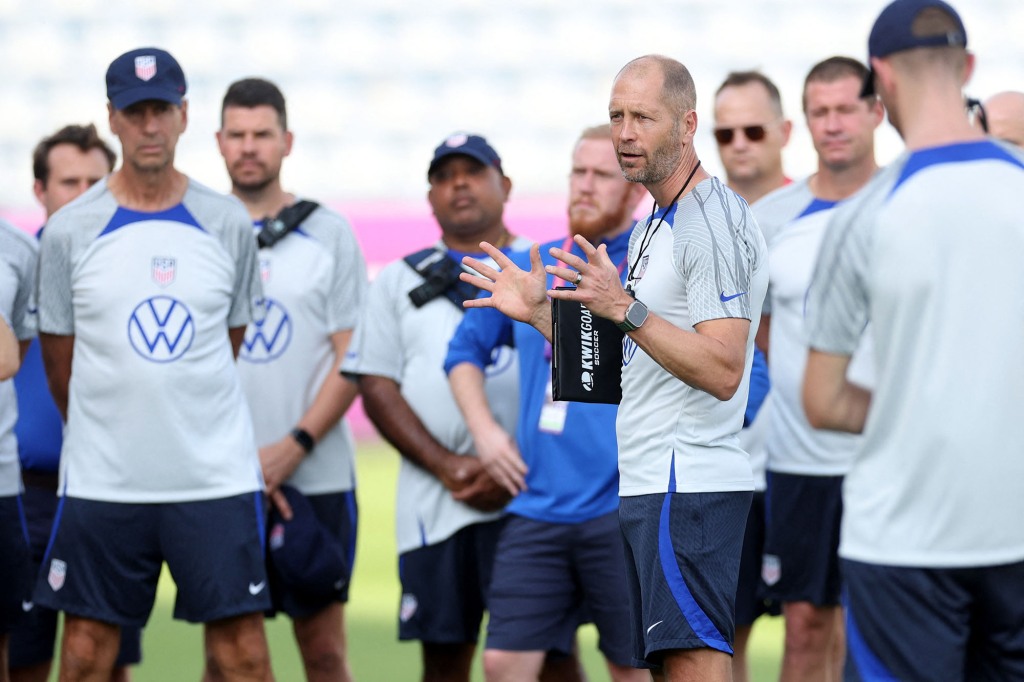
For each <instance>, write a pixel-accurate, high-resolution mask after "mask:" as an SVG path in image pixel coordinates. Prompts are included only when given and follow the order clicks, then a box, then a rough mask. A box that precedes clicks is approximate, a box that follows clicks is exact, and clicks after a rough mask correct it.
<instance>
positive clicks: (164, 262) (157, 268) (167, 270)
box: [151, 256, 176, 288]
mask: <svg viewBox="0 0 1024 682" xmlns="http://www.w3.org/2000/svg"><path fill="white" fill-rule="evenodd" d="M175 269H176V268H175V259H173V258H164V257H160V256H157V257H156V258H154V259H153V269H152V270H151V273H152V275H153V281H154V282H156V283H157V284H158V285H160V286H161V287H165V288H166V287H168V286H170V284H171V283H172V282H174V274H175Z"/></svg>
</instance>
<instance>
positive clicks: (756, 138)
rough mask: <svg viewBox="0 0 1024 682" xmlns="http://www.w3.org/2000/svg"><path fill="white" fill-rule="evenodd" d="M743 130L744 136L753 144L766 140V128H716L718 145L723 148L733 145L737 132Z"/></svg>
mask: <svg viewBox="0 0 1024 682" xmlns="http://www.w3.org/2000/svg"><path fill="white" fill-rule="evenodd" d="M737 130H742V131H743V134H744V135H745V136H746V138H747V139H748V140H750V141H751V142H760V141H761V140H763V139H764V136H765V135H766V134H767V131H766V130H765V129H764V126H743V127H742V128H715V140H717V141H718V144H720V145H722V146H723V147H724V146H725V145H728V144H732V140H733V138H734V137H735V136H736V131H737Z"/></svg>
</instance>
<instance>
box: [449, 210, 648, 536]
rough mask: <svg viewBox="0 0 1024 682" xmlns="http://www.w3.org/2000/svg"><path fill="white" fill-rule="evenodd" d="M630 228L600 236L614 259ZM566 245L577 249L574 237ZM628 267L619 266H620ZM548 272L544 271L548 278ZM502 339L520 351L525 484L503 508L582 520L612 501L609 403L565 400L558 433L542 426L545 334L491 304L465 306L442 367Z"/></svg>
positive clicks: (547, 374) (484, 357)
mask: <svg viewBox="0 0 1024 682" xmlns="http://www.w3.org/2000/svg"><path fill="white" fill-rule="evenodd" d="M629 235H630V231H629V230H627V231H626V232H624V233H623V234H621V235H618V236H617V237H613V238H612V239H611V240H609V241H607V242H604V243H605V244H606V245H607V248H608V256H609V258H611V260H612V262H613V263H624V262H625V259H626V253H627V249H628V247H629ZM552 246H559V247H562V248H564V247H565V244H564V243H563V242H562V241H561V240H558V241H553V242H549V243H547V244H544V245H542V246H541V249H540V252H541V258H542V260H543V261H544V264H545V265H552V264H557V263H558V262H557V261H556V260H555V259H554V258H552V257H551V255H550V254H549V253H548V251H549V249H550V248H551V247H552ZM572 253H574V254H576V255H578V256H582V255H583V254H582V251H581V249H580V248H579V247H578V246H577V245H576V244H575V243H574V244H572ZM509 258H510V259H511V260H512V261H513V262H514V263H515V264H516V265H518V266H519V267H521V268H525V269H529V268H530V254H529V252H525V251H520V252H515V253H512V254H510V255H509ZM626 269H627V268H625V267H621V268H620V270H621V271H622V272H623V274H625V271H626ZM552 284H553V277H552V276H551V275H548V286H549V287H550V286H552ZM502 345H514V346H515V348H516V349H517V350H518V351H519V420H518V423H517V427H516V441H517V443H518V445H519V451H520V453H521V455H522V457H523V460H524V461H525V462H526V466H527V467H528V469H529V470H528V472H527V474H526V486H527V490H525V491H524V492H522V493H520V494H519V495H518V496H516V498H515V499H513V500H512V502H510V503H509V505H508V507H507V510H508V511H509V512H510V513H513V514H518V515H520V516H524V517H526V518H530V519H534V520H537V521H544V522H548V523H581V522H583V521H588V520H591V519H594V518H597V517H599V516H603V515H605V514H609V513H611V512H613V511H615V510H617V509H618V506H619V498H618V482H619V473H618V447H617V445H616V440H615V416H616V411H617V409H618V407H617V406H616V405H602V404H587V403H569V404H568V406H567V413H566V419H565V426H564V429H563V430H562V432H561V433H560V434H554V433H548V432H544V431H541V430H540V428H539V423H540V415H541V409H542V408H543V407H544V403H545V400H546V395H547V387H548V383H549V382H550V381H551V360H550V352H549V350H548V347H547V341H546V340H545V339H544V337H543V336H542V335H541V334H540V333H539V332H538V331H537V330H536V329H534V328H533V327H531V326H530V325H528V324H524V323H522V322H514V321H512V320H511V319H509V318H508V317H506V316H505V315H504V314H502V313H500V312H498V311H497V310H494V309H493V308H471V309H469V310H468V311H467V312H466V315H465V316H464V317H463V319H462V322H461V324H460V325H459V327H458V329H457V330H456V332H455V335H454V336H453V337H452V340H451V342H450V344H449V346H448V357H447V358H445V363H444V367H445V371H446V372H449V371H451V369H452V368H453V367H454V366H455V365H457V364H459V363H462V362H470V363H472V364H474V365H476V366H477V367H480V368H481V369H484V368H486V366H487V365H488V364H490V359H491V355H492V353H493V352H494V350H495V349H497V348H499V347H500V346H502Z"/></svg>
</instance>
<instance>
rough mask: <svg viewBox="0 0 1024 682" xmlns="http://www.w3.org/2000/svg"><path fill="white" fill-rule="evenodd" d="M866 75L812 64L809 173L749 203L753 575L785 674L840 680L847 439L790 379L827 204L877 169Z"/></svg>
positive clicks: (848, 67) (798, 361)
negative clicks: (755, 432) (758, 396)
mask: <svg viewBox="0 0 1024 682" xmlns="http://www.w3.org/2000/svg"><path fill="white" fill-rule="evenodd" d="M865 74H867V69H866V68H865V67H864V65H863V64H861V63H860V62H858V61H857V60H855V59H850V58H848V57H830V58H829V59H826V60H824V61H822V62H819V63H818V64H816V65H815V66H814V67H812V68H811V70H810V72H809V73H808V75H807V78H806V80H805V81H804V92H803V108H804V116H805V117H806V119H807V127H808V129H809V130H810V133H811V140H812V142H813V143H814V149H815V151H816V152H817V154H818V170H817V172H815V173H814V174H813V175H811V176H810V177H808V178H806V179H804V180H801V181H799V182H796V183H793V184H792V185H790V186H788V187H785V188H783V189H780V190H779V191H777V192H774V193H772V194H770V195H768V196H767V197H765V198H764V199H762V200H761V201H759V202H758V203H756V204H755V205H754V214H755V215H756V216H757V220H758V224H760V225H761V229H762V230H763V231H764V236H765V241H766V242H767V244H768V262H769V280H768V281H769V284H768V295H767V296H766V297H765V304H764V311H763V315H762V318H761V326H760V328H759V329H758V333H757V338H758V345H759V346H760V347H761V349H762V350H763V351H764V352H765V354H766V355H767V356H768V373H769V377H770V379H771V384H772V394H773V398H772V400H773V403H772V411H771V412H770V414H769V415H768V417H769V422H768V424H767V426H768V434H767V442H766V447H767V451H768V492H767V500H768V504H767V510H766V511H767V518H768V526H767V533H766V537H765V550H764V557H763V564H762V569H761V574H762V578H763V579H764V582H765V583H766V585H767V587H768V589H767V594H768V596H769V597H770V598H772V599H773V600H776V601H779V602H781V603H782V612H783V615H784V616H785V619H786V646H785V653H784V654H783V659H782V679H784V680H815V681H817V680H832V679H838V676H839V673H840V671H841V669H842V662H843V650H844V642H843V627H842V615H841V609H840V606H839V593H840V582H839V559H838V555H837V553H836V552H837V549H838V546H839V521H840V517H841V515H842V483H843V475H844V474H845V473H846V470H847V469H848V467H849V464H850V458H851V457H852V455H853V448H854V446H855V445H856V439H855V437H854V436H852V435H849V434H837V433H832V432H827V431H819V430H816V429H814V428H812V427H811V425H810V424H808V423H807V418H806V417H805V416H804V412H803V406H802V405H801V402H800V387H801V384H802V381H803V370H804V361H805V360H806V357H807V342H806V331H805V329H804V322H803V315H804V296H805V293H806V291H807V286H808V284H809V283H810V278H811V273H812V272H813V270H814V266H815V263H816V262H817V258H818V249H819V247H820V245H821V240H822V238H823V237H824V234H825V228H826V226H827V224H828V221H829V219H830V218H831V216H832V213H833V209H834V208H835V207H836V206H837V205H839V204H840V202H842V201H843V200H844V199H847V198H848V197H850V196H851V195H853V194H854V193H855V192H856V191H857V190H859V189H860V188H861V187H863V186H864V185H865V184H866V183H867V182H868V181H869V180H870V179H871V177H872V176H873V175H874V174H875V172H876V171H877V170H878V166H877V165H876V163H875V153H874V133H875V128H877V127H878V125H879V124H880V123H881V122H882V115H883V111H882V105H881V104H880V103H879V101H878V98H877V97H874V96H871V97H861V94H860V91H861V84H862V83H863V81H864V76H865ZM857 357H858V359H860V358H870V351H869V350H868V349H867V348H865V347H863V346H862V347H861V349H860V351H859V352H858V356H857ZM863 364H864V363H863V362H856V363H855V364H854V370H855V374H854V377H855V379H856V380H857V381H858V382H859V383H868V382H869V381H870V378H869V373H867V372H866V370H865V369H863V367H862V366H863Z"/></svg>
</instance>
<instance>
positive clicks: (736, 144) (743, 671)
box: [714, 71, 793, 682]
mask: <svg viewBox="0 0 1024 682" xmlns="http://www.w3.org/2000/svg"><path fill="white" fill-rule="evenodd" d="M792 127H793V124H792V122H791V121H789V120H788V119H785V118H784V117H783V115H782V96H781V95H780V94H779V89H778V88H777V87H776V86H775V83H773V82H772V81H771V80H770V79H769V78H768V77H767V76H765V75H764V74H763V73H760V72H759V71H733V72H732V73H730V74H729V75H728V76H726V77H725V80H724V81H723V82H722V84H721V85H720V86H719V87H718V92H717V93H716V94H715V129H714V135H715V141H716V142H718V156H719V158H720V159H721V161H722V166H723V167H724V168H725V176H726V179H727V180H728V183H727V184H728V186H729V188H730V189H732V190H733V191H734V192H736V193H737V194H739V195H740V196H742V197H743V198H744V199H746V200H747V203H748V204H753V203H754V202H755V201H757V200H758V199H760V198H761V197H763V196H764V195H765V194H767V193H769V192H772V191H774V190H776V189H778V188H780V187H782V186H784V185H788V184H789V183H790V182H792V180H790V179H789V178H788V177H786V175H785V174H784V173H783V172H782V148H783V147H785V146H786V144H787V143H788V142H789V134H790V131H791V130H792ZM769 386H770V382H769V381H768V367H767V365H766V364H765V358H764V353H762V352H761V351H760V350H758V349H756V348H755V349H754V362H753V365H752V366H751V370H750V395H749V397H748V398H747V410H746V413H745V414H744V419H743V430H742V431H740V434H739V438H740V443H741V445H742V447H743V449H744V450H745V451H746V452H747V454H748V455H750V468H751V470H752V471H753V472H754V497H753V499H752V500H751V502H750V513H749V514H748V515H747V529H746V533H745V535H744V537H743V555H742V557H741V558H740V575H739V582H738V585H737V588H736V641H735V643H734V644H733V658H732V670H733V678H734V679H735V680H736V681H737V682H746V680H747V679H748V678H749V674H750V673H749V669H748V668H749V666H748V664H747V642H748V641H749V640H750V633H751V631H752V630H753V626H754V621H755V620H757V619H758V618H759V617H760V616H762V615H763V614H770V615H774V616H777V615H779V607H778V604H775V603H773V602H772V601H770V600H768V599H765V596H764V593H765V589H764V584H763V582H762V581H761V554H762V552H763V550H764V533H765V517H764V505H765V502H764V497H765V493H764V491H765V459H766V455H765V447H764V439H765V425H766V423H767V421H768V412H769V410H770V409H771V408H770V407H768V403H766V402H765V400H766V398H767V394H768V390H769ZM762 405H763V406H765V408H766V409H762Z"/></svg>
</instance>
